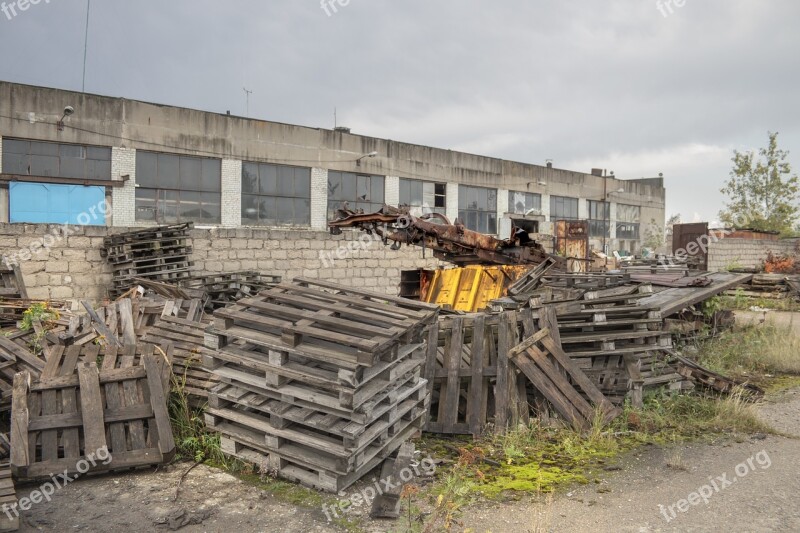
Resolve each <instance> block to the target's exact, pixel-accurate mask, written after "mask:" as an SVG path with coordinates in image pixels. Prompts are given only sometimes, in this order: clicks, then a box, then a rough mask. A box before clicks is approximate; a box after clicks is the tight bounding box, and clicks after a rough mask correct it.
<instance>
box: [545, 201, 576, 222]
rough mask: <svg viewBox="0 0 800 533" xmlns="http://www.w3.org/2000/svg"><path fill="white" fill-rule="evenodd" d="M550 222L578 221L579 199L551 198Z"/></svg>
mask: <svg viewBox="0 0 800 533" xmlns="http://www.w3.org/2000/svg"><path fill="white" fill-rule="evenodd" d="M550 220H551V221H556V220H578V199H577V198H570V197H568V196H551V197H550Z"/></svg>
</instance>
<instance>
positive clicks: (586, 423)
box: [509, 328, 621, 430]
mask: <svg viewBox="0 0 800 533" xmlns="http://www.w3.org/2000/svg"><path fill="white" fill-rule="evenodd" d="M509 358H510V359H511V361H512V362H513V363H514V364H515V365H516V366H517V367H518V368H519V369H520V370H521V371H522V372H523V373H524V374H525V376H527V378H528V379H529V380H530V382H531V383H532V385H533V386H534V387H535V389H536V390H537V391H538V392H540V393H541V394H542V395H543V396H544V397H545V398H546V399H547V401H548V402H549V403H550V404H551V405H552V406H553V408H554V409H555V410H556V411H557V412H558V413H559V414H560V415H561V416H562V417H564V419H565V420H566V421H567V422H569V423H570V424H571V425H572V426H573V427H575V428H576V429H580V430H584V429H588V428H589V427H590V426H591V425H592V422H593V420H594V417H595V410H596V409H598V410H599V411H600V412H601V413H602V417H603V421H604V422H609V421H611V420H613V419H614V418H616V417H617V416H618V415H619V414H620V413H621V410H620V409H619V408H617V407H615V406H614V405H613V404H612V403H611V402H610V401H609V400H608V399H607V398H606V397H605V396H604V395H603V393H602V392H600V390H599V389H598V388H597V387H596V386H595V384H594V383H592V381H591V380H589V378H588V377H586V375H585V374H584V373H583V372H582V371H581V370H580V369H579V368H578V367H577V366H576V365H575V364H574V363H573V361H572V360H571V359H570V358H569V356H568V355H567V354H566V353H564V351H563V350H562V349H561V346H560V345H559V344H558V342H557V341H556V339H554V338H553V336H552V335H551V330H550V329H548V328H544V329H541V330H539V331H538V332H536V333H535V334H533V336H531V337H528V338H527V339H526V340H525V341H523V342H522V343H521V344H519V345H518V346H516V347H514V348H513V349H512V350H511V351H510V352H509ZM581 392H582V393H583V394H585V395H586V396H588V398H589V401H587V400H586V399H584V397H583V396H582V395H581Z"/></svg>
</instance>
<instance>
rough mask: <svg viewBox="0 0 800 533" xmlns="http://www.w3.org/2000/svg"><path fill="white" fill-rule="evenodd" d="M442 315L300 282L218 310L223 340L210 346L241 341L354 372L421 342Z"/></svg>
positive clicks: (369, 295)
mask: <svg viewBox="0 0 800 533" xmlns="http://www.w3.org/2000/svg"><path fill="white" fill-rule="evenodd" d="M437 311H438V308H437V307H436V306H432V305H429V304H421V303H418V302H412V301H410V300H405V299H403V298H395V297H389V296H387V297H381V296H378V295H376V294H373V293H369V292H366V291H360V290H358V289H351V288H345V287H341V286H338V285H334V284H329V283H325V282H319V281H312V280H304V279H300V278H298V279H296V280H294V283H292V284H289V283H284V284H281V285H279V286H278V287H276V288H275V289H272V290H269V291H264V292H262V293H260V294H259V295H258V296H256V297H252V298H245V299H243V300H240V301H239V302H237V303H236V304H234V305H232V306H230V307H228V308H225V309H220V310H218V311H217V312H216V313H215V315H214V316H215V320H214V327H215V329H216V330H217V331H218V332H219V340H218V341H216V342H215V341H213V340H212V341H211V344H210V345H209V344H208V343H207V344H206V346H207V347H209V348H212V349H221V348H224V347H225V346H226V345H227V344H228V343H229V342H230V338H237V339H242V340H245V341H247V342H250V343H253V344H257V345H260V346H263V347H265V348H269V349H276V350H286V348H292V349H296V350H297V351H299V352H300V351H301V352H302V354H303V355H304V356H305V357H308V358H310V359H315V360H319V361H325V362H331V363H333V364H337V365H349V367H350V368H353V369H355V368H356V367H358V366H372V365H374V364H376V362H377V361H378V360H379V359H380V358H381V357H383V356H387V355H389V356H391V354H392V351H393V350H396V349H397V347H398V344H399V343H400V342H403V343H405V344H415V343H420V342H422V333H423V330H424V328H425V327H426V326H427V325H429V324H431V323H432V322H433V321H434V320H435V317H436V314H437Z"/></svg>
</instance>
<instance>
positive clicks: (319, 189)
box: [311, 168, 328, 231]
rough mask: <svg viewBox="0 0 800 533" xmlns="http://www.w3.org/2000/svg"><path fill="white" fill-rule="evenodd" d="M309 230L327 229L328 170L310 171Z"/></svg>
mask: <svg viewBox="0 0 800 533" xmlns="http://www.w3.org/2000/svg"><path fill="white" fill-rule="evenodd" d="M311 228H312V229H315V230H322V231H326V230H327V229H328V170H327V169H324V168H312V169H311Z"/></svg>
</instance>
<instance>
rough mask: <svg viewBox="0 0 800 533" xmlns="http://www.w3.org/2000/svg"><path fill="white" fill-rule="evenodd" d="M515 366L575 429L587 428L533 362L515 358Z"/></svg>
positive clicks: (574, 410) (571, 406)
mask: <svg viewBox="0 0 800 533" xmlns="http://www.w3.org/2000/svg"><path fill="white" fill-rule="evenodd" d="M514 364H515V365H517V367H518V368H519V369H520V370H522V372H523V373H524V374H525V375H526V376H527V377H528V379H529V380H531V383H532V384H533V386H534V387H536V389H537V390H538V391H539V392H541V393H542V394H543V395H544V397H545V398H547V401H548V402H550V404H551V405H552V406H553V407H554V408H555V409H556V411H558V413H559V414H560V415H561V416H563V417H564V419H566V420H567V421H568V422H570V423H571V424H572V425H573V426H574V427H576V428H579V429H583V428H585V427H586V423H585V421H584V420H583V419H582V418H581V417H580V416H579V414H578V411H577V409H576V408H575V406H574V405H572V403H570V402H569V401H568V400H567V398H566V397H564V395H562V394H561V393H560V392H559V391H558V389H556V387H555V385H554V384H553V383H552V382H551V381H550V380H549V379H548V377H547V375H545V373H544V372H543V371H542V370H541V369H539V367H538V366H537V365H536V363H534V362H533V360H531V359H528V358H527V357H525V356H517V357H515V358H514Z"/></svg>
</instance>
